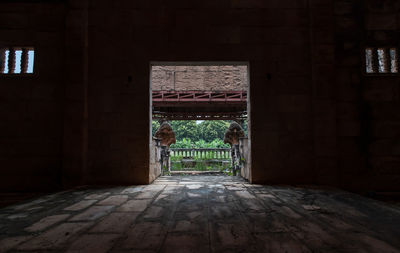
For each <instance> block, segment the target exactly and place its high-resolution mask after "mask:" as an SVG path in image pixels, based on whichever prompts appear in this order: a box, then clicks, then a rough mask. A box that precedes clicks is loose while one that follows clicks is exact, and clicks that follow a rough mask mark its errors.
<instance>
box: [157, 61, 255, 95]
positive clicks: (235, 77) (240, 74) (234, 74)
mask: <svg viewBox="0 0 400 253" xmlns="http://www.w3.org/2000/svg"><path fill="white" fill-rule="evenodd" d="M247 83H248V80H247V66H154V67H153V68H152V71H151V85H152V87H151V88H152V90H192V91H193V90H205V91H212V90H213V91H229V90H230V91H232V90H235V91H241V90H245V91H247V89H248V84H247Z"/></svg>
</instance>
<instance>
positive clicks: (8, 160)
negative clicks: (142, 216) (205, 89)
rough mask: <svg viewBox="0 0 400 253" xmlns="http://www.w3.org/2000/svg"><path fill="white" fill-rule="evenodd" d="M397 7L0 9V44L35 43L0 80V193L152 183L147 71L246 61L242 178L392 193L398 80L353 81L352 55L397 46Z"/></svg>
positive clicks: (242, 4) (235, 3) (80, 4)
mask: <svg viewBox="0 0 400 253" xmlns="http://www.w3.org/2000/svg"><path fill="white" fill-rule="evenodd" d="M398 5H399V4H398V1H395V0H385V1H377V0H370V1H361V0H350V1H348V0H336V1H331V0H319V1H306V0H290V1H289V0H283V1H282V0H280V1H261V0H260V1H258V0H255V1H248V0H246V1H245V0H225V1H214V0H204V1H184V2H183V1H169V2H168V5H166V4H165V3H164V1H161V0H154V1H91V2H90V4H88V2H87V1H78V0H70V1H69V2H68V4H67V11H66V17H64V11H63V8H62V7H57V6H59V5H52V4H39V3H36V4H32V5H25V4H18V5H10V4H7V5H4V4H2V5H1V8H0V15H1V19H2V20H6V21H7V22H3V21H2V24H4V25H3V26H4V27H6V29H3V28H2V29H1V30H0V32H1V33H2V36H1V37H0V38H1V40H2V43H7V44H9V43H11V44H13V43H17V42H18V43H23V44H31V43H32V42H31V40H32V39H33V38H34V41H35V43H36V45H37V48H38V53H37V65H36V66H37V67H38V70H39V75H38V76H37V77H35V78H32V79H17V78H6V77H0V78H1V85H0V87H1V89H3V92H1V95H0V96H2V98H3V100H2V101H1V103H2V105H5V106H2V108H5V109H3V110H2V111H1V113H2V117H3V118H2V119H3V120H2V123H1V125H0V126H1V127H2V130H1V134H2V137H1V140H2V142H3V144H2V154H1V159H2V167H3V169H2V170H3V171H2V172H4V173H2V182H3V181H4V184H3V186H2V187H3V188H4V189H6V188H7V189H11V188H12V187H14V186H17V185H19V183H20V182H25V183H29V182H32V185H34V186H35V187H41V186H42V185H46V186H51V185H53V186H54V185H58V184H59V181H60V180H61V178H63V179H64V184H65V185H66V186H70V185H80V184H104V183H119V184H122V183H126V184H135V183H148V182H150V181H151V180H152V177H151V176H150V175H151V172H150V165H149V161H150V148H149V145H150V125H149V123H150V94H149V90H150V86H149V85H150V63H151V62H152V61H169V62H171V61H186V62H191V61H203V62H204V61H205V62H212V61H218V62H220V61H235V62H237V61H245V62H249V66H250V73H249V74H250V94H249V95H250V99H251V103H250V105H251V113H250V118H251V124H250V128H251V142H250V143H251V144H250V145H251V150H252V154H251V165H252V166H251V178H250V180H251V181H252V182H256V183H301V184H308V183H320V184H329V185H335V186H341V187H345V188H352V189H378V190H399V187H400V184H399V181H398V179H399V176H400V173H399V171H398V169H397V168H398V167H399V164H400V162H399V161H400V153H399V143H400V142H399V133H398V129H399V128H398V125H399V124H400V121H399V117H398V115H399V114H398V111H399V109H400V108H399V104H400V103H399V95H398V94H399V78H398V77H393V76H385V77H369V76H368V77H367V76H365V75H364V74H363V73H364V72H363V60H364V56H363V54H362V52H363V47H364V46H365V45H367V44H374V45H376V46H378V45H379V46H380V45H386V44H389V43H390V44H391V45H399V35H398V34H399V6H398ZM27 16H28V17H30V18H27ZM12 20H14V21H12ZM64 31H65V38H64ZM64 45H66V47H65V48H64ZM39 49H40V50H39ZM360 52H361V53H360ZM63 54H65V55H66V58H65V59H64V58H63ZM63 66H65V68H63ZM64 70H65V72H64ZM182 80H184V78H182ZM64 85H65V94H64V93H63V91H64V89H63V87H64ZM62 106H64V107H62ZM62 122H64V124H62ZM61 150H62V151H61ZM61 162H62V167H63V172H62V173H63V175H62V176H61V175H58V174H57V173H59V172H60V167H61ZM3 165H4V166H3ZM52 173H53V174H52ZM29 179H32V180H29ZM24 187H25V186H24Z"/></svg>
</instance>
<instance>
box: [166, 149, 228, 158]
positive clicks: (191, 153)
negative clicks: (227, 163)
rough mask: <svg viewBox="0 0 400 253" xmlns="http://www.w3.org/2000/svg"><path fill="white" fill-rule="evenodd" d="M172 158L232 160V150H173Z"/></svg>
mask: <svg viewBox="0 0 400 253" xmlns="http://www.w3.org/2000/svg"><path fill="white" fill-rule="evenodd" d="M170 152H171V157H179V156H180V157H183V158H187V159H190V158H192V159H193V158H198V159H210V160H212V159H220V160H230V159H231V149H230V148H171V149H170Z"/></svg>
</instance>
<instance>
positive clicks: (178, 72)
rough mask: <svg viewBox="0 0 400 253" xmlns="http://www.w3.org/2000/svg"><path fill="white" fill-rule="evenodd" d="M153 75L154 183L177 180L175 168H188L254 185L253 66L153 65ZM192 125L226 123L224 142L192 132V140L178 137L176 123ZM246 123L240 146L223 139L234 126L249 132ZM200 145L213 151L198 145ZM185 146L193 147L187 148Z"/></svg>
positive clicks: (152, 137)
mask: <svg viewBox="0 0 400 253" xmlns="http://www.w3.org/2000/svg"><path fill="white" fill-rule="evenodd" d="M150 69H151V77H150V80H151V81H150V82H151V83H150V101H151V102H150V103H151V104H150V108H151V111H150V120H151V123H152V124H150V133H151V134H150V140H149V141H150V181H153V180H154V179H155V178H157V177H158V176H159V175H162V174H164V175H165V171H167V172H168V174H173V173H175V172H176V168H178V170H179V171H180V172H178V173H182V171H184V172H188V171H187V170H185V169H187V168H188V167H194V168H197V170H196V169H191V170H190V174H192V172H193V171H197V172H201V173H207V174H210V173H209V171H212V172H213V173H214V172H215V173H218V172H220V173H226V174H228V175H236V174H238V175H241V176H242V177H244V178H246V179H250V178H251V177H250V173H251V172H250V161H251V155H250V153H251V152H250V147H251V145H250V143H251V142H250V140H251V134H250V96H249V87H250V78H249V71H248V69H249V65H248V63H245V62H223V63H221V62H191V63H187V62H183V63H182V62H152V63H151V68H150ZM189 121H191V122H196V123H195V124H194V125H195V128H196V125H202V124H208V125H216V124H214V123H215V122H217V121H218V122H225V124H226V130H224V134H223V135H225V136H219V138H217V139H216V140H215V141H214V140H205V139H207V138H205V137H204V136H207V137H209V136H208V135H207V134H205V135H204V134H203V135H202V136H200V134H199V135H196V134H194V133H193V130H190V129H187V130H186V132H187V131H189V135H190V137H187V136H183V135H182V134H181V132H179V133H176V131H175V130H178V128H177V127H176V126H177V124H175V123H176V122H189ZM204 122H206V123H204ZM209 122H211V123H209ZM244 123H246V128H247V131H246V134H242V135H241V137H242V138H241V139H242V140H240V143H239V137H238V138H236V139H237V141H236V142H235V143H233V142H232V138H224V137H226V134H227V132H228V130H229V129H231V125H232V124H236V125H242V126H244ZM183 124H186V123H183ZM192 125H193V124H192ZM153 128H154V129H153ZM190 131H192V132H190ZM242 132H244V131H242ZM235 134H237V133H236V132H235ZM220 135H221V134H220ZM228 136H229V137H232V136H231V135H228ZM190 138H191V139H190ZM188 139H190V140H188ZM234 139H235V138H234ZM199 140H200V142H201V141H203V142H204V141H208V142H210V143H209V144H210V145H205V146H203V145H198V142H197V141H199ZM185 141H186V142H190V143H191V144H189V146H187V145H186V144H187V143H183V142H185ZM211 142H213V144H211ZM224 142H225V144H224ZM216 143H218V144H216ZM183 144H184V145H183ZM240 152H241V153H240ZM240 154H241V155H240ZM204 159H206V160H207V161H205V160H204ZM171 160H172V161H171ZM228 161H229V162H228ZM227 162H228V164H229V165H228V164H227ZM171 168H172V171H171Z"/></svg>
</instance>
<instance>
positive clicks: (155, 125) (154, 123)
mask: <svg viewBox="0 0 400 253" xmlns="http://www.w3.org/2000/svg"><path fill="white" fill-rule="evenodd" d="M159 127H160V123H158V121H155V120H153V121H152V122H151V133H152V135H153V136H154V135H155V134H156V132H157V130H158V128H159Z"/></svg>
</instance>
